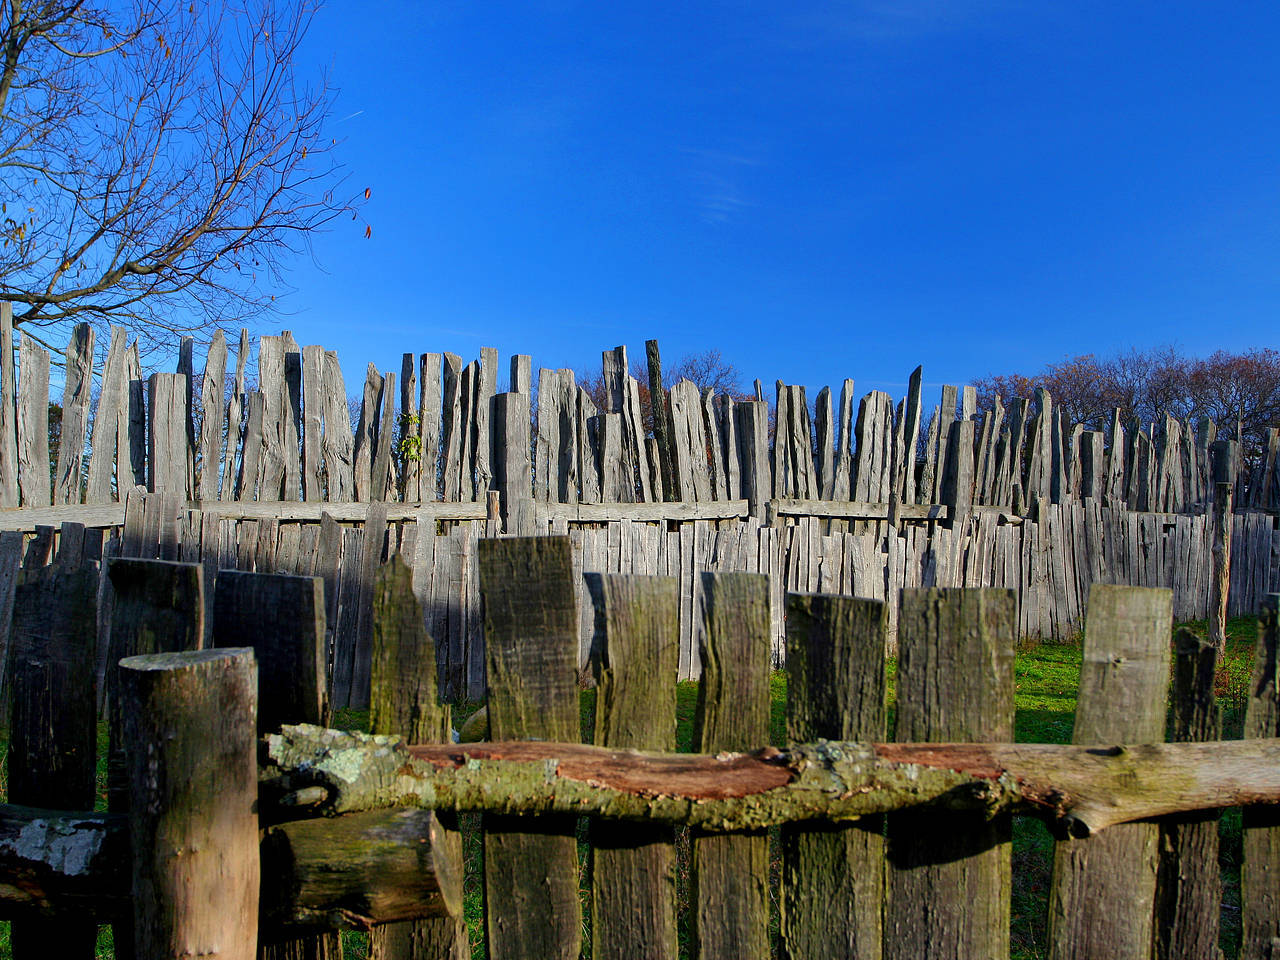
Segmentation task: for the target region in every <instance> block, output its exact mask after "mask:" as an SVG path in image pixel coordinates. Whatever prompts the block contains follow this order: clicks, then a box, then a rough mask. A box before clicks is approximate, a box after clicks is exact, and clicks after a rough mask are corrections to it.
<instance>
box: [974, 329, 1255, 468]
mask: <svg viewBox="0 0 1280 960" xmlns="http://www.w3.org/2000/svg"><path fill="white" fill-rule="evenodd" d="M974 386H975V387H976V388H977V391H978V403H979V405H980V406H982V407H990V406H991V405H992V404H993V403H994V401H995V398H997V397H999V398H1000V399H1001V400H1002V401H1003V402H1004V403H1006V404H1008V403H1009V402H1010V401H1011V400H1013V399H1014V398H1017V397H1027V398H1030V397H1033V396H1034V394H1035V390H1036V388H1037V387H1043V388H1044V389H1045V390H1047V391H1048V392H1049V394H1050V396H1052V397H1053V402H1054V403H1055V404H1057V405H1058V407H1059V408H1060V409H1061V410H1062V412H1063V416H1064V418H1065V420H1066V422H1067V426H1068V427H1074V426H1075V425H1076V424H1081V425H1082V426H1084V427H1085V428H1086V429H1090V430H1104V429H1106V428H1107V427H1108V426H1109V424H1110V421H1111V418H1112V415H1113V411H1114V410H1116V409H1119V411H1120V416H1121V419H1122V421H1123V422H1125V423H1130V422H1134V421H1136V422H1138V423H1141V424H1144V425H1145V424H1151V423H1157V422H1159V421H1160V419H1161V418H1162V417H1163V416H1164V414H1165V413H1169V414H1170V415H1172V416H1174V417H1176V418H1178V419H1181V420H1189V421H1191V422H1192V423H1196V422H1198V421H1199V420H1200V419H1201V418H1202V417H1208V418H1209V419H1211V420H1212V421H1213V422H1214V423H1215V424H1217V426H1218V430H1219V431H1220V432H1221V433H1229V434H1230V435H1231V436H1233V437H1234V436H1235V435H1236V433H1237V430H1238V431H1239V434H1240V438H1241V440H1242V442H1243V445H1244V447H1245V453H1246V455H1247V456H1253V455H1256V454H1257V453H1258V452H1259V451H1260V450H1261V449H1262V447H1263V445H1264V444H1265V442H1266V436H1267V430H1268V429H1270V428H1272V427H1277V426H1280V351H1277V350H1273V349H1271V348H1270V347H1255V348H1253V349H1251V350H1246V351H1244V352H1242V353H1230V352H1228V351H1225V350H1219V351H1217V352H1215V353H1213V354H1210V355H1209V356H1207V357H1190V356H1187V355H1186V354H1184V353H1182V352H1181V351H1179V350H1178V349H1177V348H1176V347H1157V348H1153V349H1148V350H1136V349H1134V350H1129V351H1128V352H1126V353H1120V354H1116V355H1115V356H1113V357H1099V356H1097V355H1095V354H1091V353H1088V354H1081V355H1079V356H1074V357H1066V358H1064V359H1063V360H1060V361H1058V362H1056V363H1050V364H1047V365H1046V366H1045V367H1044V368H1043V369H1042V370H1040V371H1039V372H1038V373H1033V374H1022V373H1007V374H990V375H988V376H986V377H983V378H981V379H979V380H976V381H974Z"/></svg>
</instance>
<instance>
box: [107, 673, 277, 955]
mask: <svg viewBox="0 0 1280 960" xmlns="http://www.w3.org/2000/svg"><path fill="white" fill-rule="evenodd" d="M120 675H121V685H120V693H121V700H122V703H123V709H122V710H121V713H122V714H123V716H124V728H123V737H124V741H125V743H126V744H128V748H127V750H126V751H125V754H126V756H127V758H128V761H129V764H128V783H129V789H130V791H131V793H132V794H133V797H134V803H133V804H132V805H131V806H130V812H129V826H130V835H131V837H132V843H131V846H132V850H133V892H134V944H135V950H136V955H137V956H139V957H147V958H150V957H162V956H168V957H180V956H217V957H220V958H226V960H254V958H255V957H256V956H257V947H258V922H257V921H258V890H259V885H260V874H259V867H258V815H257V813H256V805H257V799H258V765H257V737H256V732H257V729H256V720H255V712H256V706H257V703H256V701H257V690H258V682H257V676H256V671H255V669H254V662H253V652H252V651H251V650H248V649H246V648H229V649H224V650H202V651H197V652H192V653H177V654H153V655H149V656H138V657H128V658H126V659H125V660H124V662H123V663H122V664H121V665H120ZM175 851H180V852H181V854H182V855H181V856H175V855H174V853H175Z"/></svg>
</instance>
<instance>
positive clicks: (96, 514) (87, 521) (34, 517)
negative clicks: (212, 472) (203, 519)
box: [0, 500, 488, 533]
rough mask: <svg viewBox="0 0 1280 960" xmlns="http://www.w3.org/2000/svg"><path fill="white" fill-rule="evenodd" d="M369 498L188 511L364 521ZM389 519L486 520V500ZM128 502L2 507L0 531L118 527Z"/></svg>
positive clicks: (406, 511)
mask: <svg viewBox="0 0 1280 960" xmlns="http://www.w3.org/2000/svg"><path fill="white" fill-rule="evenodd" d="M370 506H372V504H370V503H363V502H362V503H298V502H297V501H293V500H254V501H249V500H246V501H237V500H190V501H187V502H185V503H182V504H180V509H183V510H200V511H202V512H204V513H207V514H210V515H216V516H219V517H225V518H226V519H228V520H267V519H272V520H280V521H282V522H289V521H303V522H305V521H314V522H317V523H318V522H319V521H320V519H321V517H323V516H324V515H325V514H328V515H329V516H331V517H333V519H335V520H337V521H338V522H339V523H363V522H364V520H365V518H366V517H367V516H368V514H369V508H370ZM385 506H386V508H387V519H388V520H390V521H395V520H418V519H422V520H484V519H485V518H486V517H487V516H488V505H487V504H486V503H443V502H439V501H423V502H422V503H387V504H385ZM124 507H125V505H124V504H123V503H103V504H66V505H64V506H60V507H23V508H21V509H17V510H0V530H18V531H21V532H23V533H30V532H31V531H33V530H35V529H36V527H38V526H54V527H56V526H58V525H59V524H62V523H64V522H72V523H82V524H84V525H85V526H86V527H118V526H121V525H122V524H123V523H124Z"/></svg>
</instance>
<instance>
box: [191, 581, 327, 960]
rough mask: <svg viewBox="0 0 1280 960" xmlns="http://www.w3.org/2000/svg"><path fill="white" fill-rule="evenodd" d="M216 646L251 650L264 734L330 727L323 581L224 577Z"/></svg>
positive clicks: (268, 959)
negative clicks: (284, 728)
mask: <svg viewBox="0 0 1280 960" xmlns="http://www.w3.org/2000/svg"><path fill="white" fill-rule="evenodd" d="M213 596H214V599H213V645H214V646H215V647H219V648H233V647H246V646H247V647H252V649H253V651H254V654H255V659H256V661H257V664H258V667H257V674H258V682H259V684H260V686H261V691H262V695H261V696H259V698H258V700H259V703H260V704H261V706H260V707H259V709H258V715H257V724H258V733H259V734H267V733H274V732H276V731H277V730H279V729H280V727H281V725H282V724H285V723H313V724H317V725H319V726H325V725H327V724H328V722H329V714H330V709H329V693H328V687H327V684H326V683H325V660H326V656H325V609H324V581H323V580H321V579H320V578H319V577H292V576H286V575H284V574H272V573H245V572H242V571H239V570H224V571H222V572H221V573H219V574H218V579H217V581H216V582H215V584H214V594H213ZM299 954H305V955H306V956H308V957H310V958H312V960H329V958H333V960H336V958H338V957H340V956H341V955H342V946H341V944H340V943H339V942H338V935H337V934H336V933H321V934H316V935H314V936H308V937H305V938H301V939H298V940H294V941H286V942H284V943H269V944H264V945H263V947H262V952H261V956H260V960H292V958H293V957H295V956H298V955H299Z"/></svg>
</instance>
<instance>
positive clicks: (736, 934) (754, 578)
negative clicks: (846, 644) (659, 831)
mask: <svg viewBox="0 0 1280 960" xmlns="http://www.w3.org/2000/svg"><path fill="white" fill-rule="evenodd" d="M702 594H703V627H704V629H703V635H702V650H701V654H702V671H703V672H702V683H701V685H700V686H699V688H698V709H697V717H696V720H695V731H694V740H695V748H696V749H697V750H700V751H702V752H706V753H715V752H718V751H725V750H744V749H750V748H752V747H754V746H758V745H759V744H762V743H766V742H768V739H769V650H770V633H769V584H768V580H767V579H766V578H764V577H762V576H759V575H758V574H750V573H721V574H717V573H705V574H703V575H702ZM691 842H692V846H693V859H692V865H691V868H692V874H691V877H692V879H691V883H692V901H693V903H692V910H693V934H694V956H696V957H699V958H702V960H709V958H713V957H723V958H726V960H728V958H736V960H759V958H766V957H768V956H769V931H768V923H769V889H768V888H769V876H768V864H769V840H768V837H767V836H766V835H765V834H764V833H763V832H753V833H746V834H742V835H736V836H711V835H706V834H702V833H700V832H696V831H695V832H694V833H693V834H692V837H691Z"/></svg>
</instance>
